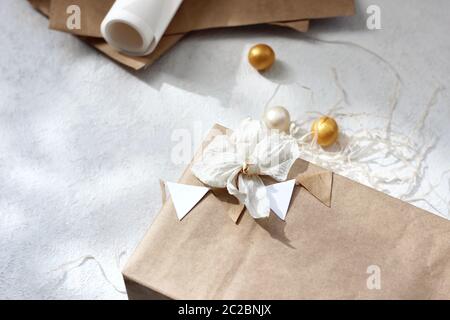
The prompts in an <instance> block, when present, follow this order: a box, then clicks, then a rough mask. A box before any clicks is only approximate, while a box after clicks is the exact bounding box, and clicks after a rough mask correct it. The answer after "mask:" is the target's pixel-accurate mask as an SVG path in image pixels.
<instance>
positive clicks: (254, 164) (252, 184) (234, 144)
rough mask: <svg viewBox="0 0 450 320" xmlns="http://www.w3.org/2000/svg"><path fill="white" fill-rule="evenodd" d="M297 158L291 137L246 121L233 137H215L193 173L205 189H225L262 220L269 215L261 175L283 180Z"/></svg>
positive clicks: (252, 214)
mask: <svg viewBox="0 0 450 320" xmlns="http://www.w3.org/2000/svg"><path fill="white" fill-rule="evenodd" d="M299 155H300V151H299V148H298V145H297V142H296V141H295V139H294V138H293V137H291V136H289V135H286V134H283V133H279V132H278V131H276V130H270V129H268V128H267V127H266V126H265V124H264V123H263V122H262V121H258V120H251V119H246V120H244V121H243V122H242V124H241V126H240V127H239V129H238V130H236V131H235V132H234V133H233V134H232V135H230V136H228V135H219V136H216V137H215V138H214V139H213V141H211V143H210V144H209V145H208V146H207V147H206V149H205V150H204V152H203V156H202V158H201V159H200V160H199V161H197V162H195V163H194V164H193V166H192V172H193V173H194V175H195V176H196V177H197V178H198V179H199V180H200V181H202V182H203V183H204V184H206V185H208V186H211V187H213V188H225V187H226V188H227V190H228V192H229V193H230V194H231V195H233V196H235V197H236V198H237V199H238V200H239V201H240V202H241V203H242V204H244V205H245V207H246V208H247V210H248V211H249V213H250V214H251V216H252V217H253V218H255V219H257V218H264V217H268V216H269V214H270V201H269V198H268V196H267V191H266V186H265V185H264V183H263V181H262V180H261V177H260V175H266V176H270V177H272V178H274V179H275V180H277V181H284V180H286V179H287V176H288V173H289V170H290V169H291V167H292V165H293V164H294V162H295V160H296V159H297V158H298V156H299ZM236 178H237V179H236ZM236 180H237V184H236Z"/></svg>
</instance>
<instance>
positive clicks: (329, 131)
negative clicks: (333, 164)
mask: <svg viewBox="0 0 450 320" xmlns="http://www.w3.org/2000/svg"><path fill="white" fill-rule="evenodd" d="M311 132H312V133H313V134H314V137H317V143H318V144H319V145H321V146H322V147H329V146H331V145H332V144H333V143H335V142H336V140H337V138H338V136H339V127H338V125H337V123H336V121H335V120H334V119H333V118H330V117H326V116H324V117H320V118H319V119H317V120H315V121H314V122H313V124H312V127H311Z"/></svg>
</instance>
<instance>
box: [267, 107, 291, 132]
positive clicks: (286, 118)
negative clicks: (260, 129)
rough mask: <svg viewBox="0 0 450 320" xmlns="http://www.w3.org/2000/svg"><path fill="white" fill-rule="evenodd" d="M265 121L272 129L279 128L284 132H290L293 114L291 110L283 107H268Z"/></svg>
mask: <svg viewBox="0 0 450 320" xmlns="http://www.w3.org/2000/svg"><path fill="white" fill-rule="evenodd" d="M264 122H265V123H266V126H267V127H268V128H270V129H277V130H280V131H283V132H289V127H290V125H291V116H290V115H289V111H287V110H286V108H283V107H273V108H270V109H267V111H266V112H265V113H264Z"/></svg>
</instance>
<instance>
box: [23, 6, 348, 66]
mask: <svg viewBox="0 0 450 320" xmlns="http://www.w3.org/2000/svg"><path fill="white" fill-rule="evenodd" d="M29 1H30V2H31V3H32V4H33V5H34V6H35V8H37V9H38V10H40V11H41V12H43V13H44V14H46V15H47V16H49V19H50V28H52V29H56V30H60V31H64V32H69V33H73V34H75V35H79V36H84V37H93V38H99V39H91V38H86V39H88V42H90V43H91V44H92V45H94V47H96V48H97V49H98V50H100V51H101V52H103V53H104V54H106V55H107V56H109V57H110V58H112V59H114V60H116V61H118V62H120V63H122V64H124V65H127V66H129V67H131V68H133V69H136V70H138V69H141V68H144V67H146V66H149V65H151V64H152V63H153V62H154V61H155V60H156V59H157V58H159V57H160V56H161V55H163V54H164V53H165V52H166V51H167V50H169V49H170V48H171V47H172V46H173V45H175V44H176V43H177V42H178V41H179V40H181V38H182V37H183V36H184V35H185V34H186V33H187V32H190V31H193V30H203V29H210V28H218V27H234V26H242V25H252V24H260V23H269V24H273V25H277V26H284V27H288V28H291V29H294V30H297V31H300V32H306V31H307V30H308V28H309V21H308V19H312V18H325V17H335V16H346V15H352V14H353V13H354V3H353V2H354V0H277V1H273V0H246V1H241V0H185V1H184V2H183V4H182V6H181V7H180V9H179V10H178V12H177V14H176V16H175V17H174V19H173V21H172V23H171V24H170V25H169V28H168V30H167V31H166V35H165V36H164V37H163V38H162V39H161V41H160V43H159V46H158V48H157V50H155V51H154V52H153V53H151V54H150V55H148V56H144V57H129V56H126V55H124V54H122V53H119V52H116V51H115V50H113V49H112V48H111V47H109V45H107V44H106V43H105V42H104V40H102V39H100V38H101V33H100V24H101V21H102V20H103V18H104V16H105V15H106V13H107V12H108V10H109V9H110V7H111V6H112V4H113V3H114V0H29ZM74 4H75V5H78V6H79V7H80V9H81V13H82V19H81V29H73V30H69V29H68V28H67V26H66V20H67V12H66V9H67V7H68V6H69V5H74Z"/></svg>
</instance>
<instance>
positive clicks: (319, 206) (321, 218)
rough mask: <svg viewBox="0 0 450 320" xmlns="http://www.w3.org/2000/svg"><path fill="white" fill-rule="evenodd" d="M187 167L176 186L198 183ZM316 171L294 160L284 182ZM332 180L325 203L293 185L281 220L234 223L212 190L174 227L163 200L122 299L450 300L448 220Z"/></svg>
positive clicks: (229, 206) (133, 260)
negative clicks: (286, 211) (283, 219)
mask: <svg viewBox="0 0 450 320" xmlns="http://www.w3.org/2000/svg"><path fill="white" fill-rule="evenodd" d="M224 132H225V128H224V127H221V126H219V125H216V126H215V127H214V128H213V130H212V131H211V132H210V134H209V135H208V137H207V138H206V140H205V144H204V145H206V143H208V142H209V141H211V139H212V138H213V137H214V135H217V134H223V133H224ZM200 155H201V151H199V152H197V155H196V157H199V156H200ZM191 165H192V163H191ZM191 165H190V166H189V167H188V168H187V169H186V170H185V172H184V173H183V175H182V177H181V179H180V181H179V182H180V183H184V184H190V185H201V183H200V182H199V181H198V180H197V179H196V178H195V177H194V175H193V174H192V172H191V171H190V167H191ZM318 172H319V173H320V172H327V171H326V170H324V169H321V168H319V167H317V166H314V165H312V164H310V163H308V162H307V161H304V160H301V159H298V160H297V162H296V163H295V165H294V166H293V167H292V169H291V172H290V177H289V178H297V181H299V180H301V179H302V177H308V176H309V177H313V176H314V174H315V173H318ZM330 174H331V173H330ZM332 177H333V179H332V184H331V190H329V191H331V202H330V203H329V206H327V205H325V204H324V203H323V202H321V201H319V200H318V199H317V198H316V197H314V196H313V195H312V194H311V193H310V192H309V191H308V190H306V189H305V188H304V187H300V186H296V187H295V189H294V193H293V196H292V200H291V204H290V207H289V211H288V214H287V217H286V221H285V222H284V221H282V220H280V219H279V218H278V217H277V216H275V215H274V214H273V213H271V215H270V217H269V218H266V219H259V220H255V219H253V218H252V217H251V216H250V215H249V214H248V213H247V212H246V211H244V213H243V215H242V216H241V218H240V220H239V222H238V223H235V222H234V221H233V220H232V219H230V216H229V213H230V212H231V211H233V207H238V206H239V205H238V204H236V203H235V202H233V201H229V199H227V200H224V199H223V198H221V197H220V196H218V194H215V193H214V192H209V193H207V195H206V196H205V197H204V198H203V199H202V200H201V201H200V202H199V203H198V204H197V205H196V207H194V209H193V210H192V211H191V212H190V213H189V214H188V215H187V216H186V217H185V218H184V219H183V220H181V221H179V220H178V219H177V215H176V213H175V209H174V207H173V204H172V201H171V200H168V201H166V202H165V204H164V205H163V207H162V209H161V211H160V213H159V214H158V216H157V217H156V218H155V220H154V222H153V224H152V225H151V227H150V229H149V230H148V232H147V233H146V235H145V236H144V238H143V240H142V241H141V243H140V244H139V245H138V247H137V248H136V250H135V252H134V253H133V254H132V256H131V257H130V259H129V261H128V263H127V265H126V266H125V268H124V271H123V276H124V279H125V284H126V287H127V292H128V296H129V298H130V299H439V298H440V299H449V298H450V266H449V252H450V251H449V250H450V222H449V221H447V220H446V219H443V218H440V217H438V216H436V215H434V214H431V213H428V212H426V211H424V210H421V209H419V208H417V207H414V206H412V205H410V204H408V203H405V202H402V201H400V200H398V199H395V198H392V197H390V196H388V195H386V194H384V193H381V192H378V191H376V190H374V189H371V188H369V187H366V186H364V185H361V184H359V183H356V182H354V181H351V180H349V179H347V178H344V177H342V176H339V175H337V174H333V175H332ZM319 180H320V179H319ZM317 181H318V180H317ZM230 199H231V198H230ZM374 270H375V271H377V272H378V273H379V274H377V276H379V279H378V282H379V283H378V284H377V286H376V287H374V286H372V285H371V281H372V280H371V277H372V276H373V274H372V273H373V272H374Z"/></svg>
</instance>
